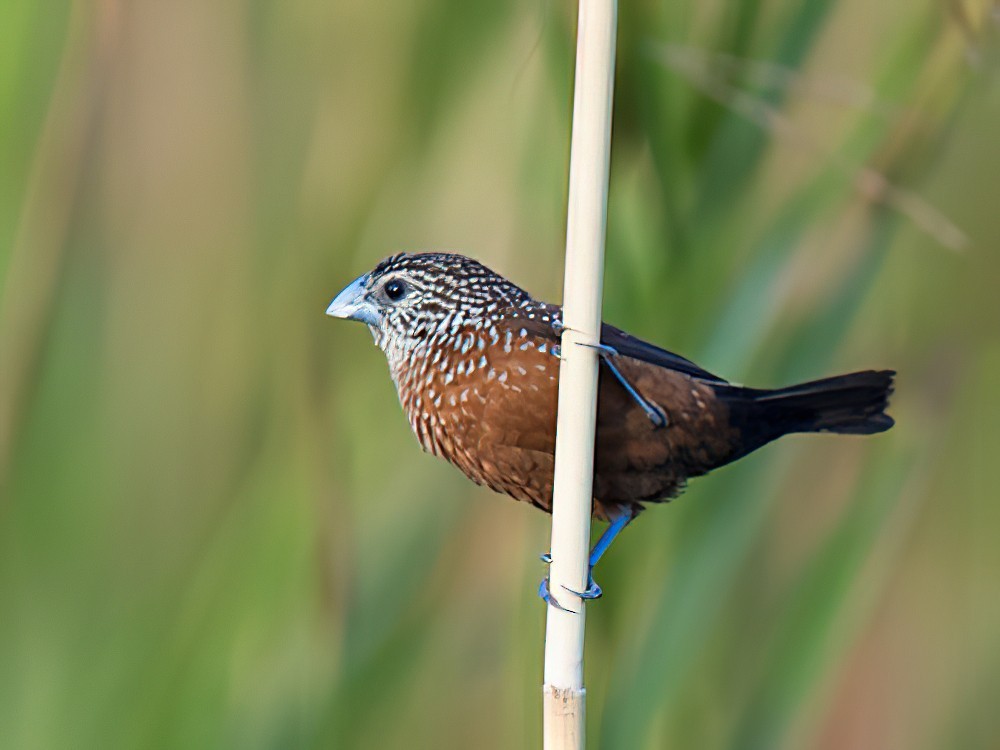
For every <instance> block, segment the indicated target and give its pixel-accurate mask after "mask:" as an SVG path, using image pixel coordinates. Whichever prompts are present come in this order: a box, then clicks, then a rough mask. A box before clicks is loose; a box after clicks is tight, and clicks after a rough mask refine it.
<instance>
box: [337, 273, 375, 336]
mask: <svg viewBox="0 0 1000 750" xmlns="http://www.w3.org/2000/svg"><path fill="white" fill-rule="evenodd" d="M367 283H368V274H366V273H364V274H361V275H360V276H358V278H356V279H355V280H354V281H352V282H351V283H350V284H348V285H347V287H345V288H344V290H343V291H342V292H341V293H340V294H338V295H337V296H336V297H335V298H334V300H333V302H331V303H330V306H329V307H328V308H326V314H327V315H329V316H331V317H334V318H344V319H345V320H360V321H361V322H362V323H367V324H368V325H378V316H377V315H376V313H375V310H374V309H373V308H372V305H371V304H370V303H369V302H368V300H367V299H366V295H365V285H366V284H367Z"/></svg>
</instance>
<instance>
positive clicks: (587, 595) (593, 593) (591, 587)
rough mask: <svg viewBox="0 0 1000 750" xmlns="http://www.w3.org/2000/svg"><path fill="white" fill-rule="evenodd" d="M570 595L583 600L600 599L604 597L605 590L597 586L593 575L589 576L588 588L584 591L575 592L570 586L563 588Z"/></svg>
mask: <svg viewBox="0 0 1000 750" xmlns="http://www.w3.org/2000/svg"><path fill="white" fill-rule="evenodd" d="M563 588H564V589H566V590H567V591H568V592H569V593H571V594H574V595H575V596H578V597H580V598H581V599H600V598H601V597H602V596H604V589H602V588H601V587H600V586H598V585H597V581H595V580H594V577H593V576H592V575H589V574H588V575H587V588H586V589H584V590H583V591H574V590H573V589H571V588H569V587H568V586H563Z"/></svg>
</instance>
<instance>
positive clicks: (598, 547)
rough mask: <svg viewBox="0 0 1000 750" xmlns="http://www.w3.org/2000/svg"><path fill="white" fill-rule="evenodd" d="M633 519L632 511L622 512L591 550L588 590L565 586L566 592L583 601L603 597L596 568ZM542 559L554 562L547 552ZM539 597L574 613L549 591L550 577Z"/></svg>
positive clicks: (588, 562)
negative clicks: (595, 573) (597, 580)
mask: <svg viewBox="0 0 1000 750" xmlns="http://www.w3.org/2000/svg"><path fill="white" fill-rule="evenodd" d="M633 518H635V513H633V511H632V510H631V509H628V510H622V511H621V513H620V514H619V515H617V516H615V518H613V519H612V521H611V524H610V525H609V526H608V528H606V529H605V530H604V533H603V534H601V536H600V538H599V539H598V540H597V543H596V544H595V545H594V548H593V549H592V550H590V556H589V558H588V560H587V588H586V589H585V590H584V591H574V590H573V589H570V588H566V587H565V586H563V588H564V589H566V591H568V592H569V593H571V594H575V595H576V596H578V597H580V598H581V599H600V598H601V595H602V594H603V593H604V591H603V590H602V589H601V587H600V586H598V585H597V582H596V581H595V580H594V566H595V565H597V563H598V561H599V560H600V559H601V557H603V556H604V553H605V552H607V550H608V547H610V546H611V543H612V542H613V541H614V540H615V537H617V536H618V535H619V534H620V533H621V532H622V529H624V528H625V527H626V526H628V525H629V523H630V522H631V521H632V519H633ZM541 557H542V562H545V563H550V562H552V555H550V554H549V553H547V552H546V553H545V554H543V555H542V556H541ZM538 595H539V596H540V597H541V598H542V599H544V600H545V601H546V602H547V603H549V604H551V605H552V606H553V607H558V608H559V609H561V610H564V611H567V612H571V611H572V610H567V609H566V608H565V607H563V606H562V605H561V604H560V603H559V602H558V601H557V600H556V598H555V597H554V596H552V593H551V592H550V591H549V579H548V576H546V577H545V578H544V579H543V580H542V582H541V583H540V584H539V585H538Z"/></svg>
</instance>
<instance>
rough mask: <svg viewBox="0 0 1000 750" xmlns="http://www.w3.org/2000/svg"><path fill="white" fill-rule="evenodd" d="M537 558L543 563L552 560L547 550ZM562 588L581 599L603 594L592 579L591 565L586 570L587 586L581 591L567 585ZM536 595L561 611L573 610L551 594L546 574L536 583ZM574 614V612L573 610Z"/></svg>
mask: <svg viewBox="0 0 1000 750" xmlns="http://www.w3.org/2000/svg"><path fill="white" fill-rule="evenodd" d="M539 558H540V559H541V561H542V562H543V563H546V564H548V563H551V562H552V554H551V553H549V552H545V553H543V554H541V555H539ZM562 588H563V590H564V591H568V592H569V593H571V594H573V595H574V596H578V597H580V598H581V599H585V600H586V599H600V598H601V597H602V596H603V595H604V590H603V589H602V588H601V587H600V586H598V585H597V582H596V581H595V580H594V576H593V567H591V568H589V569H588V570H587V588H585V589H584V590H583V591H574V590H573V589H571V588H569V587H568V586H563V587H562ZM538 596H539V598H541V599H542V600H543V601H545V602H546V603H547V604H550V605H552V606H553V607H555V608H556V609H561V610H562V611H563V612H574V610H572V609H567V608H566V607H564V606H563V605H562V604H560V603H559V600H558V599H556V598H555V597H554V596H553V595H552V592H551V590H550V589H549V578H548V576H546V577H545V578H543V579H542V582H541V583H539V584H538ZM574 614H575V612H574Z"/></svg>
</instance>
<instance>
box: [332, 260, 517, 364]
mask: <svg viewBox="0 0 1000 750" xmlns="http://www.w3.org/2000/svg"><path fill="white" fill-rule="evenodd" d="M525 300H528V301H530V300H531V297H530V296H529V295H528V294H527V292H525V291H524V290H522V289H520V288H518V287H516V286H514V285H513V284H511V283H510V282H508V281H507V280H506V279H504V278H503V277H502V276H500V275H498V274H496V273H494V272H493V271H491V270H490V269H489V268H487V267H486V266H484V265H482V264H481V263H479V262H478V261H475V260H473V259H472V258H467V257H465V256H464V255H457V254H454V253H400V254H399V255H393V256H392V257H390V258H386V259H385V260H384V261H382V262H381V263H379V264H378V265H377V266H375V268H374V269H372V270H371V271H370V272H368V273H366V274H362V275H361V276H359V277H358V278H356V279H355V280H354V281H352V282H351V283H350V284H349V285H348V286H347V287H346V288H345V289H344V290H343V291H342V292H340V294H338V295H337V296H336V298H334V300H333V302H331V303H330V306H329V307H328V308H327V309H326V314H327V315H330V316H332V317H335V318H345V319H347V320H359V321H361V322H362V323H365V324H366V325H367V326H368V327H369V329H371V332H372V336H373V337H374V339H375V343H376V344H378V346H379V347H380V348H381V349H383V350H384V351H386V352H389V350H390V349H397V350H407V349H412V348H413V347H414V346H416V345H418V344H419V343H421V342H423V341H426V340H427V339H429V338H430V337H432V336H434V335H435V334H441V335H448V333H449V332H451V331H453V330H457V329H458V328H459V327H461V326H463V325H465V324H468V323H475V322H478V321H481V320H489V319H490V318H491V317H493V316H495V315H496V314H501V313H502V311H503V310H504V309H505V308H508V307H510V306H516V305H519V304H521V303H522V302H524V301H525Z"/></svg>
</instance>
